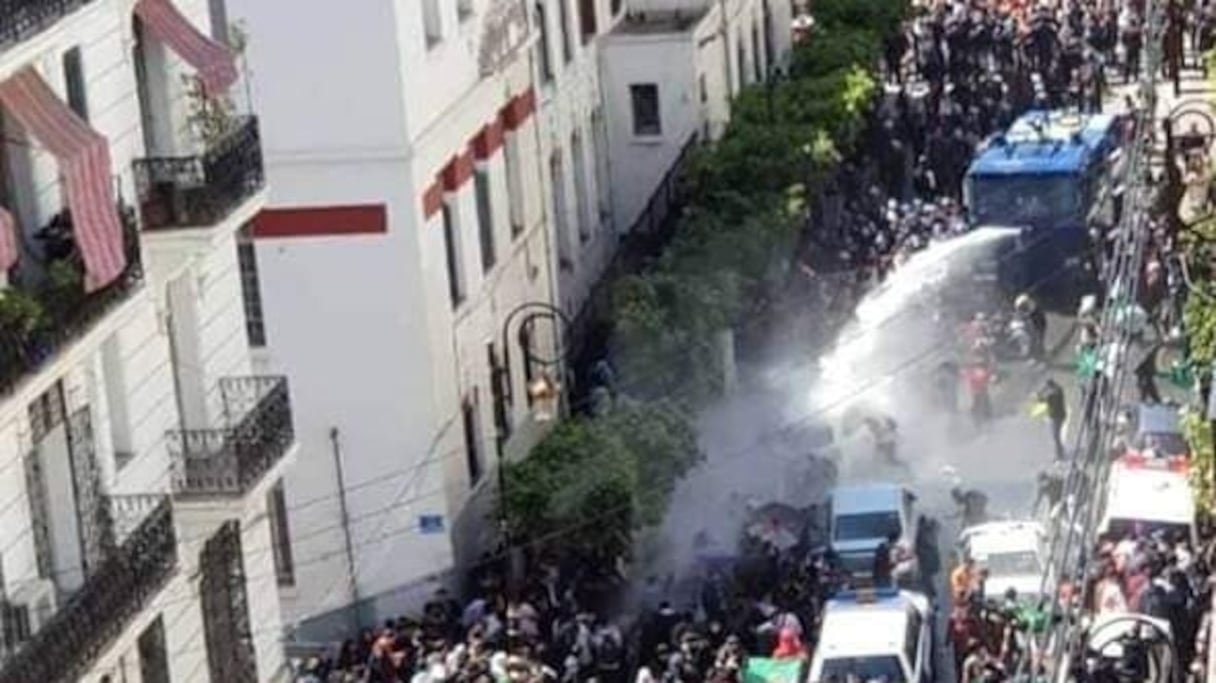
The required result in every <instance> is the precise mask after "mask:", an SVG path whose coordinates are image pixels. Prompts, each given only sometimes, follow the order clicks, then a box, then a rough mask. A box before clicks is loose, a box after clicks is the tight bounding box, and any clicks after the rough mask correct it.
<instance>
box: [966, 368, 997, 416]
mask: <svg viewBox="0 0 1216 683" xmlns="http://www.w3.org/2000/svg"><path fill="white" fill-rule="evenodd" d="M965 378H966V380H967V390H968V391H969V392H970V393H971V419H972V421H973V422H974V423H975V426H976V427H982V426H984V425H985V424H987V423H988V421H989V420H991V419H992V397H991V396H990V395H989V393H988V387H989V385H990V384H991V382H992V373H991V371H989V370H988V366H987V365H985V364H984V363H972V364H971V365H968V366H967V370H966V372H965Z"/></svg>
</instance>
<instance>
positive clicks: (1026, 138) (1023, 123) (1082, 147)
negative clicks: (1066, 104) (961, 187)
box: [967, 110, 1116, 176]
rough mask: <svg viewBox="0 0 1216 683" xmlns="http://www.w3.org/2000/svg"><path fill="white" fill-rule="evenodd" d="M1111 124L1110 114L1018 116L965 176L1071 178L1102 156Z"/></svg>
mask: <svg viewBox="0 0 1216 683" xmlns="http://www.w3.org/2000/svg"><path fill="white" fill-rule="evenodd" d="M1115 123H1116V119H1115V117H1114V116H1111V115H1109V114H1090V115H1081V114H1076V113H1072V112H1059V111H1042V110H1036V111H1031V112H1027V113H1025V114H1023V115H1022V116H1021V117H1019V118H1018V119H1017V120H1016V121H1014V122H1013V124H1012V125H1011V126H1009V130H1007V131H1005V132H1004V133H1001V134H998V135H995V136H993V137H992V138H990V139H989V140H988V142H987V143H986V144H985V145H984V146H983V147H981V149H980V152H979V153H978V154H977V155H976V157H975V159H974V160H972V162H971V167H970V168H969V169H967V175H968V176H1010V175H1051V174H1076V173H1081V172H1083V171H1085V169H1086V168H1087V167H1088V166H1089V163H1090V160H1091V159H1093V157H1094V156H1096V155H1099V154H1106V153H1107V151H1108V150H1107V149H1106V147H1107V146H1108V145H1109V144H1110V143H1109V139H1110V138H1109V133H1110V130H1111V128H1112V127H1113V126H1114V125H1115Z"/></svg>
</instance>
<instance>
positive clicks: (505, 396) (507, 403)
mask: <svg viewBox="0 0 1216 683" xmlns="http://www.w3.org/2000/svg"><path fill="white" fill-rule="evenodd" d="M486 361H487V362H488V363H489V368H490V395H491V398H493V400H494V424H495V426H497V427H498V446H499V448H500V449H501V448H502V445H503V442H504V441H506V439H507V437H509V436H511V369H510V367H507V366H504V365H503V363H502V362H501V361H499V359H498V349H497V348H495V346H494V343H493V342H491V343H489V344H486Z"/></svg>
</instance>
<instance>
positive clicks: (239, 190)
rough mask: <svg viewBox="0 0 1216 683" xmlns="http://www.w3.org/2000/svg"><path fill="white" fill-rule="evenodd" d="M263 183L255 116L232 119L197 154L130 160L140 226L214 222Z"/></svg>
mask: <svg viewBox="0 0 1216 683" xmlns="http://www.w3.org/2000/svg"><path fill="white" fill-rule="evenodd" d="M264 183H265V172H264V169H263V166H262V140H261V137H260V136H259V134H258V121H257V119H256V118H255V117H252V116H249V117H244V118H241V119H238V120H237V121H236V122H235V123H234V125H233V127H232V130H231V131H229V133H228V134H227V135H225V136H224V137H223V138H221V139H220V140H219V141H217V142H216V143H215V144H213V145H212V146H211V147H210V148H209V149H208V150H207V151H206V152H205V153H203V154H202V155H200V156H188V157H149V158H147V159H137V160H136V161H135V184H136V190H137V192H138V193H139V210H140V216H141V217H142V218H143V225H144V229H145V230H171V229H175V228H184V227H198V226H205V225H214V224H216V223H218V222H220V221H221V220H223V219H224V218H225V217H226V216H228V214H229V213H231V212H232V210H233V209H234V208H236V207H237V206H239V205H240V204H241V202H243V201H245V200H246V199H248V198H249V197H251V196H253V195H254V193H256V192H257V191H258V190H260V189H261V188H262V186H263V184H264Z"/></svg>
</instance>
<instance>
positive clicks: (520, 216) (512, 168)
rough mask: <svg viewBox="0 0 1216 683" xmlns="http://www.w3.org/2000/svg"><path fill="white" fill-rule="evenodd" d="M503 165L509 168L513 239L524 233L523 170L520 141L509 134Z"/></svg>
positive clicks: (504, 145)
mask: <svg viewBox="0 0 1216 683" xmlns="http://www.w3.org/2000/svg"><path fill="white" fill-rule="evenodd" d="M502 159H503V164H504V165H505V166H506V167H507V214H508V218H509V220H510V221H511V237H512V238H515V237H519V235H520V233H522V232H523V231H524V190H523V185H524V181H523V168H521V167H520V161H519V139H518V138H517V137H516V135H515V133H508V134H507V139H506V140H505V141H503V145H502Z"/></svg>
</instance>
